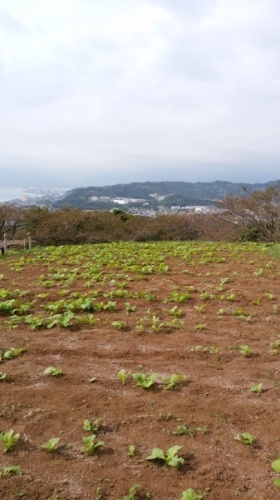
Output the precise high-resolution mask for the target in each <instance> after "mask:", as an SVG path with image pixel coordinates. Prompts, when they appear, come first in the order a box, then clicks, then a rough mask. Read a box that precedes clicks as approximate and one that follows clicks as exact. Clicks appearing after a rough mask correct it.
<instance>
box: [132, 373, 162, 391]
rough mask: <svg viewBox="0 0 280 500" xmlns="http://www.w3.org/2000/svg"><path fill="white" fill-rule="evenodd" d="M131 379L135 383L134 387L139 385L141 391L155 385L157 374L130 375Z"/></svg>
mask: <svg viewBox="0 0 280 500" xmlns="http://www.w3.org/2000/svg"><path fill="white" fill-rule="evenodd" d="M132 377H133V378H134V380H136V381H137V384H136V385H139V386H140V387H142V388H143V389H149V388H150V387H151V386H152V385H154V384H155V380H156V378H157V374H156V373H152V374H151V375H150V376H148V375H145V374H144V373H132Z"/></svg>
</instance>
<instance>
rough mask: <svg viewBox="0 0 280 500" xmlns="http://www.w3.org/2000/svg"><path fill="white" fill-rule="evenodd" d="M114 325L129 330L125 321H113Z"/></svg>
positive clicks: (119, 328)
mask: <svg viewBox="0 0 280 500" xmlns="http://www.w3.org/2000/svg"><path fill="white" fill-rule="evenodd" d="M112 326H115V327H116V328H117V329H118V330H127V324H126V322H125V321H113V323H112Z"/></svg>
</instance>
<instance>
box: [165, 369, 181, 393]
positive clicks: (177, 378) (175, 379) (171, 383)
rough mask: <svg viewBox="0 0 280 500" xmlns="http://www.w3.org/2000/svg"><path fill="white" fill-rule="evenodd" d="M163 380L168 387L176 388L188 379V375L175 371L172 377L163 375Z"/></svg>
mask: <svg viewBox="0 0 280 500" xmlns="http://www.w3.org/2000/svg"><path fill="white" fill-rule="evenodd" d="M162 381H163V383H164V384H165V385H166V389H175V388H178V387H179V386H180V385H182V384H183V383H184V382H185V381H186V377H185V376H184V375H177V374H176V373H173V375H171V377H162Z"/></svg>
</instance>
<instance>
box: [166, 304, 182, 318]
mask: <svg viewBox="0 0 280 500" xmlns="http://www.w3.org/2000/svg"><path fill="white" fill-rule="evenodd" d="M167 312H168V314H170V316H182V309H179V307H178V306H174V307H172V308H171V309H168V310H167Z"/></svg>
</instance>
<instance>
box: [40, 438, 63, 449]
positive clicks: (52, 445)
mask: <svg viewBox="0 0 280 500" xmlns="http://www.w3.org/2000/svg"><path fill="white" fill-rule="evenodd" d="M58 442H59V438H51V439H49V440H48V441H47V442H46V443H43V444H42V445H41V446H40V447H41V448H42V449H43V450H46V451H49V452H52V451H55V450H57V444H58Z"/></svg>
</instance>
